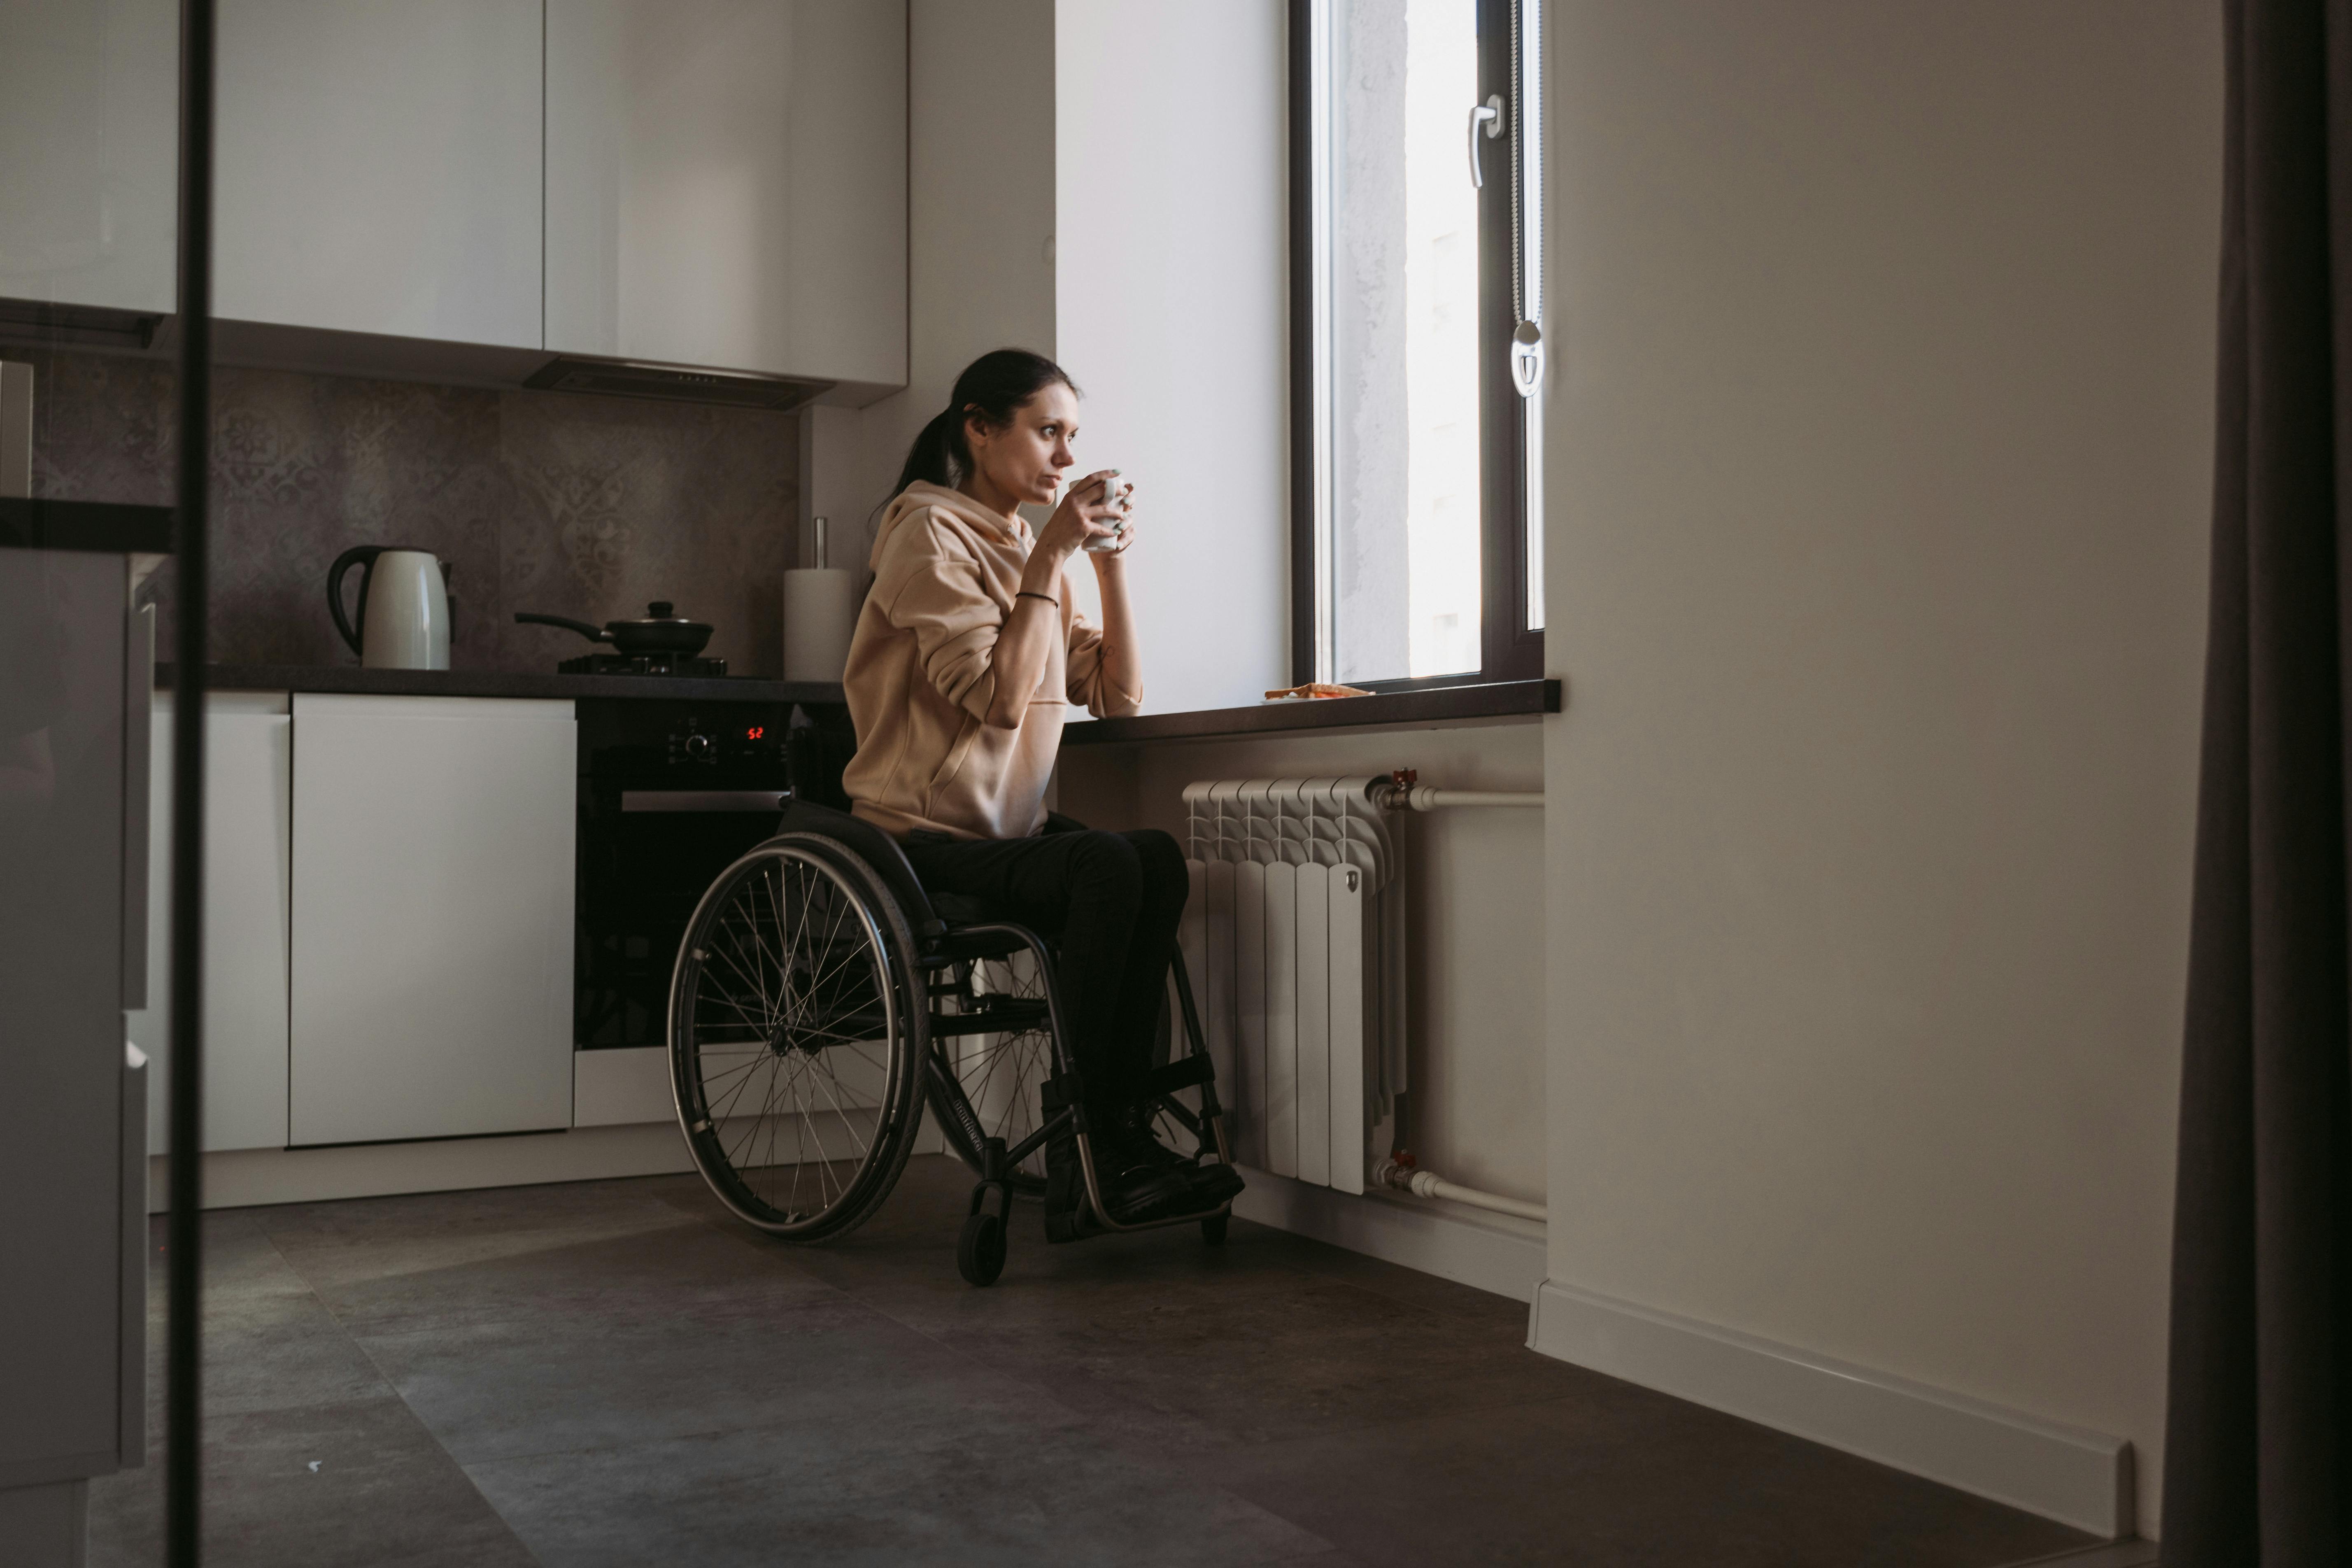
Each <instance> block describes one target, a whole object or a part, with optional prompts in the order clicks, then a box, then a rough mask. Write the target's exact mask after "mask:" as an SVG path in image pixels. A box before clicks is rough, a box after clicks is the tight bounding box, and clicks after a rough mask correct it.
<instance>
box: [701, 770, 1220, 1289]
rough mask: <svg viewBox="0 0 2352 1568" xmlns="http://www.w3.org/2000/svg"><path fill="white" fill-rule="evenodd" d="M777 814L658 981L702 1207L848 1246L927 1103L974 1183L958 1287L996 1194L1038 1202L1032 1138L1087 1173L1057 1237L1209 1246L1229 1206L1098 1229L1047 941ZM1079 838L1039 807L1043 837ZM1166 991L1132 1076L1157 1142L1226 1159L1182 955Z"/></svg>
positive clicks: (1002, 1226) (828, 814)
mask: <svg viewBox="0 0 2352 1568" xmlns="http://www.w3.org/2000/svg"><path fill="white" fill-rule="evenodd" d="M779 805H780V808H781V810H782V816H781V818H780V820H779V821H778V823H777V826H776V832H775V834H774V836H773V837H771V838H769V839H768V840H767V841H766V842H764V843H762V844H761V845H759V846H757V847H754V848H752V849H751V850H750V851H749V852H747V853H746V854H744V855H743V856H742V857H741V858H739V859H737V860H736V861H735V862H734V863H733V864H732V865H730V866H729V867H728V868H726V869H725V870H724V871H722V872H720V873H719V878H718V879H717V880H715V881H714V882H712V883H711V885H710V887H709V890H707V891H706V892H705V893H704V894H703V895H702V898H701V900H700V902H699V903H698V905H697V907H696V909H695V911H694V915H693V918H692V920H691V921H689V922H688V925H687V929H686V934H685V937H684V938H683V940H682V941H681V942H680V943H679V946H678V955H677V967H676V969H675V970H674V971H673V972H672V974H671V981H670V996H669V1021H668V1038H669V1052H670V1077H671V1087H672V1089H673V1090H674V1092H675V1095H676V1099H677V1119H678V1127H679V1130H680V1131H682V1132H683V1133H684V1134H685V1136H686V1142H687V1145H688V1149H689V1150H690V1151H691V1152H692V1153H693V1157H694V1163H695V1166H696V1168H697V1169H698V1170H699V1171H700V1172H701V1173H702V1177H703V1180H704V1181H705V1182H707V1183H709V1186H710V1190H711V1191H712V1193H714V1194H717V1196H718V1198H719V1202H720V1203H722V1204H724V1205H726V1206H727V1208H728V1209H729V1210H730V1212H731V1213H733V1214H734V1215H735V1216H736V1217H737V1218H739V1219H740V1220H742V1221H743V1222H745V1223H746V1224H748V1225H751V1226H757V1227H758V1228H759V1229H761V1230H762V1231H765V1232H766V1233H767V1234H769V1235H770V1236H772V1237H776V1238H777V1239H779V1240H781V1241H785V1242H791V1243H814V1242H821V1241H826V1240H831V1239H833V1238H835V1237H841V1236H845V1235H846V1234H848V1233H849V1232H850V1231H852V1230H855V1229H856V1227H857V1226H860V1225H862V1224H864V1223H865V1222H866V1220H867V1219H868V1218H870V1217H871V1216H872V1215H873V1214H874V1212H875V1211H876V1210H877V1208H879V1207H880V1206H881V1205H882V1202H883V1200H884V1199H885V1198H887V1197H888V1196H889V1195H890V1190H891V1188H892V1187H893V1186H895V1185H896V1184H898V1176H899V1173H901V1172H902V1171H904V1170H905V1168H906V1164H907V1158H908V1154H909V1153H911V1152H913V1150H914V1146H915V1144H916V1142H917V1141H918V1138H919V1134H920V1131H921V1125H922V1111H923V1108H924V1106H925V1105H926V1104H927V1103H928V1104H929V1108H930V1110H931V1114H932V1118H933V1120H934V1121H935V1123H936V1124H937V1126H938V1128H939V1131H940V1135H941V1136H942V1138H943V1139H944V1140H945V1142H946V1143H947V1145H948V1147H949V1149H950V1150H951V1151H952V1152H954V1153H955V1154H956V1155H958V1156H959V1157H960V1158H961V1160H962V1161H963V1162H964V1163H965V1164H967V1165H969V1166H970V1167H971V1170H972V1171H973V1173H975V1174H976V1175H977V1176H978V1178H979V1181H978V1183H977V1184H976V1185H975V1186H974V1187H973V1189H972V1194H971V1209H970V1211H969V1214H968V1215H967V1217H966V1218H965V1220H964V1222H963V1227H962V1230H961V1233H960V1235H959V1237H958V1238H957V1245H956V1267H957V1268H958V1270H959V1271H960V1272H961V1274H962V1275H963V1277H964V1279H966V1280H968V1281H970V1282H971V1284H973V1285H987V1284H990V1283H992V1282H993V1281H994V1280H995V1279H996V1277H997V1276H998V1274H1000V1273H1001V1272H1002V1271H1003V1268H1004V1258H1005V1248H1006V1245H1007V1241H1008V1231H1009V1226H1010V1222H1011V1219H1012V1215H1013V1199H1014V1198H1016V1197H1020V1198H1042V1197H1043V1196H1044V1194H1045V1144H1046V1142H1047V1140H1048V1139H1051V1138H1055V1137H1059V1136H1064V1135H1070V1136H1072V1137H1073V1138H1074V1142H1075V1144H1076V1155H1077V1161H1078V1168H1079V1172H1080V1173H1081V1176H1082V1179H1083V1195H1082V1198H1081V1202H1080V1205H1079V1211H1078V1214H1077V1215H1076V1223H1075V1234H1073V1235H1071V1236H1069V1237H1067V1239H1072V1240H1076V1239H1083V1238H1084V1237H1089V1236H1096V1235H1104V1234H1108V1233H1110V1232H1115V1231H1133V1230H1151V1229H1158V1228H1160V1227H1162V1226H1177V1225H1192V1224H1198V1225H1199V1226H1200V1227H1201V1235H1202V1239H1203V1240H1204V1241H1205V1242H1207V1243H1208V1244H1209V1245H1211V1246H1217V1245H1221V1244H1222V1243H1223V1240H1224V1238H1225V1230H1226V1226H1227V1222H1228V1220H1229V1218H1230V1215H1231V1213H1232V1207H1233V1205H1232V1203H1231V1201H1230V1200H1228V1201H1226V1202H1224V1203H1221V1204H1219V1205H1217V1206H1216V1207H1215V1208H1213V1209H1204V1210H1201V1211H1199V1212H1195V1213H1188V1214H1179V1215H1167V1216H1165V1217H1155V1218H1152V1219H1150V1220H1147V1221H1144V1222H1140V1223H1122V1222H1120V1221H1118V1220H1116V1219H1113V1218H1112V1217H1111V1215H1110V1212H1109V1210H1108V1206H1107V1205H1105V1204H1104V1202H1103V1197H1102V1187H1101V1184H1100V1182H1099V1180H1098V1179H1097V1168H1096V1161H1095V1154H1094V1147H1093V1141H1092V1138H1091V1137H1090V1136H1089V1133H1088V1130H1087V1115H1086V1109H1085V1096H1084V1095H1083V1093H1081V1092H1080V1088H1081V1086H1080V1083H1079V1079H1078V1073H1077V1069H1076V1065H1075V1062H1074V1060H1073V1058H1072V1056H1071V1052H1070V1048H1069V1045H1068V1034H1067V1031H1066V1029H1065V1028H1064V1026H1063V1024H1062V1014H1061V1001H1060V998H1059V995H1058V994H1057V992H1056V990H1055V979H1054V963H1055V952H1054V944H1053V942H1051V941H1050V940H1049V938H1048V936H1047V935H1045V934H1041V933H1039V932H1037V931H1032V930H1029V929H1028V928H1026V927H1024V926H1021V925H1018V924H1015V923H1013V922H1012V921H1003V920H996V919H992V918H991V917H990V915H989V911H987V910H984V909H982V908H980V907H978V906H976V905H974V904H972V903H971V902H970V901H968V900H960V899H956V898H952V897H945V896H943V897H940V898H938V899H933V898H931V897H930V896H929V895H928V894H926V893H925V891H924V889H923V888H922V885H921V884H920V882H919V881H918V879H916V877H915V873H914V869H913V868H912V867H910V866H909V865H908V863H907V858H906V856H905V854H904V853H903V852H902V851H901V850H900V849H899V847H898V842H897V841H896V840H895V839H893V838H892V837H890V836H889V835H888V834H887V833H885V832H883V831H882V830H881V829H880V828H878V827H877V826H874V825H873V824H872V823H869V822H866V821H863V820H861V819H860V818H858V817H856V816H851V815H849V814H848V813H847V812H845V811H839V810H835V809H834V808H833V807H831V806H827V805H820V804H819V803H817V802H816V801H814V800H809V799H803V798H798V797H796V796H795V795H785V796H784V797H783V798H782V800H781V801H780V802H779ZM1078 826H1079V825H1078V824H1076V823H1075V822H1072V821H1070V820H1069V819H1068V818H1066V817H1061V816H1058V815H1056V816H1051V817H1049V819H1048V822H1047V826H1046V831H1047V832H1056V831H1060V832H1068V831H1073V830H1075V829H1076V828H1077V827H1078ZM1169 992H1170V995H1171V997H1172V999H1173V1006H1172V1007H1171V1005H1170V1002H1169V998H1163V999H1162V1004H1161V1010H1160V1041H1159V1044H1158V1046H1157V1047H1156V1048H1155V1050H1154V1053H1153V1066H1152V1068H1151V1072H1150V1078H1149V1079H1148V1080H1147V1089H1148V1091H1149V1093H1148V1100H1147V1103H1148V1104H1149V1106H1150V1109H1151V1111H1152V1128H1153V1131H1154V1132H1155V1133H1156V1134H1157V1135H1158V1136H1159V1138H1160V1141H1161V1142H1163V1143H1166V1144H1168V1145H1169V1146H1170V1147H1171V1148H1174V1149H1175V1150H1177V1152H1180V1153H1182V1154H1186V1155H1188V1156H1189V1157H1190V1158H1191V1159H1192V1160H1194V1161H1196V1162H1198V1161H1205V1160H1211V1159H1213V1160H1216V1161H1220V1162H1223V1163H1228V1164H1229V1163H1232V1155H1231V1152H1230V1150H1229V1149H1228V1147H1227V1144H1226V1140H1225V1130H1224V1113H1223V1108H1222V1106H1221V1105H1220V1104H1219V1102H1218V1100H1217V1089H1216V1075H1215V1071H1214V1068H1213V1066H1212V1064H1211V1061H1210V1058H1209V1055H1208V1051H1207V1048H1206V1046H1205V1044H1204V1043H1203V1040H1202V1032H1201V1021H1200V1015H1199V1010H1198V1008H1197V1006H1196V1005H1195V1004H1194V1001H1193V996H1192V984H1191V982H1190V979H1189V977H1188V976H1187V975H1186V974H1185V972H1184V960H1183V955H1182V954H1181V952H1180V953H1177V954H1175V955H1174V956H1173V958H1172V960H1171V964H1170V984H1169ZM1179 1019H1181V1035H1180V1034H1179V1033H1178V1031H1177V1029H1176V1021H1177V1020H1179ZM1180 1046H1181V1049H1179V1048H1176V1047H1180Z"/></svg>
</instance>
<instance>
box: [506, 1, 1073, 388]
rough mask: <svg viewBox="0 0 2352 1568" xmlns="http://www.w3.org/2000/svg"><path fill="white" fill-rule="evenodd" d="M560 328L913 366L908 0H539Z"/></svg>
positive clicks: (768, 365) (767, 354) (740, 363)
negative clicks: (543, 8) (543, 11)
mask: <svg viewBox="0 0 2352 1568" xmlns="http://www.w3.org/2000/svg"><path fill="white" fill-rule="evenodd" d="M1042 155H1044V156H1047V157H1050V156H1051V155H1052V149H1050V148H1048V149H1046V150H1045V153H1044V154H1042ZM547 347H548V348H550V349H551V350H556V351H559V352H564V353H585V354H598V355H609V356H617V357H621V358H627V359H641V360H655V361H662V362H667V363H681V364H695V365H709V366H714V367H719V368H725V369H736V370H749V371H761V372H769V373H773V374H785V375H797V376H810V377H821V378H824V379H826V380H832V381H839V382H849V383H866V384H871V385H872V386H874V387H875V389H876V390H877V391H878V390H880V389H882V388H884V387H889V386H897V385H900V384H904V383H905V381H906V378H907V13H906V7H905V5H904V4H903V0H858V3H857V4H845V3H843V0H547Z"/></svg>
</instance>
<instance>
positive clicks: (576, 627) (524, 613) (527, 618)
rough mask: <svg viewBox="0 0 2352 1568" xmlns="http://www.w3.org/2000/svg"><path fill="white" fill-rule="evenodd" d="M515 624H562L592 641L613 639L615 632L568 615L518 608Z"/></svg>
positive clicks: (569, 630)
mask: <svg viewBox="0 0 2352 1568" xmlns="http://www.w3.org/2000/svg"><path fill="white" fill-rule="evenodd" d="M515 624H516V625H518V626H562V628H563V629H564V630H565V631H567V632H578V633H579V634H580V635H581V636H582V637H586V638H587V639H588V640H589V641H590V642H611V641H612V640H613V634H612V633H610V632H608V631H606V630H605V629H604V627H602V626H590V625H589V624H588V623H587V622H586V621H575V620H573V619H572V618H571V617H570V616H541V615H536V614H533V613H532V612H531V611H529V610H517V611H516V612H515Z"/></svg>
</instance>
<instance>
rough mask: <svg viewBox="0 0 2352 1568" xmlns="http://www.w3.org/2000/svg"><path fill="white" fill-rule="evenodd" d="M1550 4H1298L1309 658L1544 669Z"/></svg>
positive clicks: (1426, 674)
mask: <svg viewBox="0 0 2352 1568" xmlns="http://www.w3.org/2000/svg"><path fill="white" fill-rule="evenodd" d="M1538 12H1539V6H1538V0H1292V3H1291V10H1290V48H1291V65H1290V87H1291V110H1290V137H1291V150H1290V170H1291V336H1292V343H1291V356H1292V382H1291V398H1292V450H1293V453H1294V462H1293V468H1292V475H1293V479H1292V517H1293V521H1292V527H1293V539H1292V546H1291V561H1292V568H1293V572H1292V575H1293V615H1292V627H1293V631H1292V662H1293V664H1294V666H1295V667H1296V679H1300V680H1341V681H1346V682H1349V683H1350V684H1353V685H1358V686H1375V687H1381V688H1390V689H1393V688H1396V687H1401V686H1413V685H1422V684H1445V683H1450V682H1458V681H1465V680H1502V679H1523V678H1533V677H1536V676H1539V675H1541V674H1542V672H1543V670H1542V666H1543V601H1542V590H1541V583H1542V570H1543V564H1542V535H1541V529H1540V515H1539V505H1538V503H1539V500H1540V496H1541V484H1540V475H1539V474H1538V472H1537V470H1536V464H1537V462H1538V459H1539V455H1540V452H1541V443H1540V439H1539V433H1540V430H1541V427H1542V426H1541V419H1542V407H1541V404H1542V380H1543V339H1542V334H1541V331H1540V330H1539V329H1540V324H1541V321H1542V314H1541V300H1540V297H1539V291H1538V284H1539V280H1540V271H1539V269H1538V258H1537V255H1536V238H1537V237H1538V235H1539V234H1540V232H1541V227H1542V222H1541V220H1542V211H1541V207H1540V205H1539V203H1540V192H1541V188H1542V187H1541V174H1540V170H1539V169H1538V166H1537V161H1538V147H1539V145H1540V142H1541V128H1540V124H1539V121H1538V119H1537V117H1536V113H1537V104H1538V93H1537V91H1536V69H1535V62H1536V61H1537V59H1538V58H1539V41H1540V40H1539V37H1538V30H1537V24H1538Z"/></svg>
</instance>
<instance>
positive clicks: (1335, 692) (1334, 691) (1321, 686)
mask: <svg viewBox="0 0 2352 1568" xmlns="http://www.w3.org/2000/svg"><path fill="white" fill-rule="evenodd" d="M1370 695H1371V693H1370V692H1369V691H1367V690H1365V689H1363V688H1362V687H1360V686H1334V685H1332V684H1331V683H1330V682H1329V681H1328V680H1310V681H1308V682H1307V684H1306V685H1304V686H1294V687H1291V688H1290V689H1287V690H1285V691H1269V692H1267V693H1266V694H1265V700H1267V701H1268V702H1298V701H1310V700H1315V699H1318V698H1323V697H1370Z"/></svg>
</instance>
